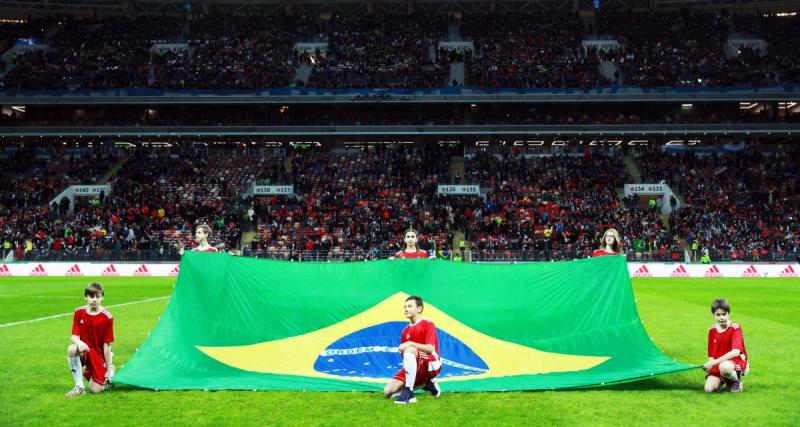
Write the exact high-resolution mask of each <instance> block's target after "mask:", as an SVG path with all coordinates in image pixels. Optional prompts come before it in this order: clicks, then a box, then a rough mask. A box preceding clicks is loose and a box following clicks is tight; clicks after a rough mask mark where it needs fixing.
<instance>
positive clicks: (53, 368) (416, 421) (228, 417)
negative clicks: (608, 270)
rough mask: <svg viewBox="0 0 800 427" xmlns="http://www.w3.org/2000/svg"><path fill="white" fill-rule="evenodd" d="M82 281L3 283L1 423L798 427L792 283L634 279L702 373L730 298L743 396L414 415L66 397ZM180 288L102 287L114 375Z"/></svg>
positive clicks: (284, 397)
mask: <svg viewBox="0 0 800 427" xmlns="http://www.w3.org/2000/svg"><path fill="white" fill-rule="evenodd" d="M90 280H91V278H85V277H84V278H62V277H59V278H55V277H50V278H48V277H44V278H0V343H2V346H0V378H2V380H3V384H2V386H0V413H2V415H3V419H2V423H0V424H2V425H8V426H17V425H26V424H35V425H42V424H46V425H95V426H96V425H98V424H100V425H106V424H108V425H150V424H176V425H189V424H191V425H267V424H269V425H272V424H280V425H287V424H291V425H344V424H349V425H373V424H381V425H412V424H413V425H422V424H433V425H497V424H505V425H508V424H536V425H564V424H569V425H574V424H580V425H641V424H645V425H712V424H713V425H723V426H724V425H733V424H737V425H748V426H749V425H798V424H800V411H798V404H797V402H798V401H800V387H799V386H800V384H799V383H800V381H798V378H800V375H798V367H797V361H795V360H794V358H793V357H792V355H793V354H798V353H799V352H800V280H798V279H635V280H634V290H635V294H636V299H637V305H638V307H639V313H640V315H641V318H642V320H643V321H644V324H645V327H646V328H647V331H648V333H649V334H650V336H651V337H652V338H653V340H654V341H655V343H656V345H657V346H658V347H659V348H660V349H661V350H662V351H664V352H665V353H666V354H667V355H669V356H670V357H673V358H676V359H677V360H678V361H681V362H684V363H692V364H701V363H703V362H704V361H705V359H706V357H705V344H706V343H705V339H706V333H707V330H708V326H710V325H711V323H712V322H713V318H712V316H711V314H710V312H709V308H708V305H709V303H710V302H711V300H712V299H714V298H716V297H720V296H726V297H728V298H729V300H730V301H731V305H732V313H731V318H732V319H733V320H735V321H737V322H739V323H741V325H742V327H743V330H744V332H745V340H746V343H747V349H748V353H749V355H750V358H751V361H752V365H751V367H752V371H751V374H750V375H749V376H748V377H746V379H745V382H744V384H745V391H744V393H741V394H732V393H719V394H714V395H706V394H704V393H703V392H702V384H703V373H702V371H700V370H693V371H688V372H684V373H678V374H672V375H666V376H662V377H657V378H653V379H649V380H646V381H640V382H636V383H628V384H623V385H617V386H610V387H604V388H593V389H583V390H570V391H548V392H527V393H525V392H523V393H520V392H514V393H458V394H450V393H445V394H444V395H443V396H442V397H441V398H439V399H433V398H430V397H429V396H421V397H420V398H419V403H417V404H416V405H411V406H408V407H405V406H401V405H394V404H392V403H391V402H389V401H385V400H383V399H381V398H380V397H379V395H378V394H374V393H333V392H329V393H319V392H242V391H237V392H201V391H190V392H154V391H150V390H140V389H134V388H129V387H124V386H119V387H117V389H115V390H114V391H112V392H109V393H104V394H101V395H96V396H89V395H87V396H82V397H80V398H77V399H71V400H70V399H65V398H64V393H65V392H66V391H68V390H69V389H70V388H71V384H72V380H71V376H70V374H69V371H68V368H67V366H66V347H67V344H68V341H69V332H70V326H71V321H72V317H71V316H72V311H73V310H74V309H75V308H76V307H77V306H80V305H82V304H83V303H84V301H83V298H82V294H83V287H84V286H85V284H86V283H87V282H89V281H90ZM174 280H175V279H174V278H102V280H101V282H102V283H103V284H104V285H105V286H106V299H105V301H104V305H106V306H107V307H109V308H110V310H111V311H112V312H113V313H114V319H115V325H114V327H115V336H116V340H117V342H116V343H115V344H114V352H115V355H116V356H115V364H116V365H117V366H118V367H119V366H121V365H123V364H124V363H125V361H126V360H128V359H129V358H130V357H131V355H132V354H133V352H134V350H135V349H136V347H137V346H138V345H140V344H141V343H142V342H144V340H145V338H146V337H147V334H148V332H149V331H150V330H151V329H152V328H153V326H154V325H155V324H156V322H157V320H158V317H159V316H160V314H161V312H162V311H163V310H164V307H165V306H166V304H167V301H168V297H169V295H170V293H171V291H172V285H173V283H174ZM57 315H61V316H57ZM45 317H49V318H47V319H44V320H35V321H30V320H34V319H41V318H45ZM26 321H30V322H26ZM20 322H25V323H20ZM445 391H446V390H445ZM792 402H794V403H792Z"/></svg>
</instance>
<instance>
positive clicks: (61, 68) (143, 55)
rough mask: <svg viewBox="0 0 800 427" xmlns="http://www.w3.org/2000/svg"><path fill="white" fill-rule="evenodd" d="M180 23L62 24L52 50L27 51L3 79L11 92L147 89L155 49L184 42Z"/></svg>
mask: <svg viewBox="0 0 800 427" xmlns="http://www.w3.org/2000/svg"><path fill="white" fill-rule="evenodd" d="M181 29H182V25H181V23H180V20H178V19H177V18H171V17H153V16H142V17H138V18H133V19H131V18H127V17H111V18H103V19H75V18H69V19H66V18H65V19H63V20H61V21H60V22H58V24H57V26H56V30H55V34H54V35H53V36H52V37H50V39H49V40H48V41H47V42H48V44H49V46H50V49H49V50H47V51H44V50H34V51H29V52H26V53H25V54H24V55H23V56H22V57H19V58H17V60H16V66H15V67H14V68H13V69H12V70H10V71H9V72H8V73H7V74H6V75H5V77H4V85H5V87H6V88H8V89H67V88H72V87H82V88H87V89H105V88H118V87H147V86H148V84H149V77H150V67H149V60H150V49H151V47H152V46H153V44H154V43H158V42H165V41H173V40H176V39H178V38H179V37H180V34H181Z"/></svg>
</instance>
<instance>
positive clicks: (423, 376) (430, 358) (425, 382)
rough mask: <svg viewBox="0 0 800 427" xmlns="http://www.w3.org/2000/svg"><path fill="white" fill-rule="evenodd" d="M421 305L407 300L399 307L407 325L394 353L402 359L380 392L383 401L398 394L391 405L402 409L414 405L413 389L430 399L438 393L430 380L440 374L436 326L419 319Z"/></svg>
mask: <svg viewBox="0 0 800 427" xmlns="http://www.w3.org/2000/svg"><path fill="white" fill-rule="evenodd" d="M423 309H424V305H423V302H422V298H420V297H418V296H410V297H408V298H406V301H405V304H404V305H403V313H404V314H405V316H406V318H408V320H409V321H410V322H411V324H410V325H408V326H406V327H405V328H404V329H403V332H402V333H401V335H400V343H401V344H400V347H398V350H399V351H400V353H401V354H402V355H403V369H402V370H400V372H398V373H397V374H396V375H395V376H394V378H392V379H391V380H390V381H389V384H386V387H384V388H383V395H384V396H385V397H386V398H389V397H391V396H392V395H393V394H395V393H397V392H398V391H399V392H400V395H399V396H398V397H397V399H396V400H395V401H394V403H399V404H402V405H405V404H408V403H417V397H416V395H415V394H414V389H415V388H419V387H422V389H423V390H425V391H428V392H430V393H431V394H432V395H433V396H434V397H439V395H440V394H441V393H442V391H441V389H440V388H439V384H438V383H436V381H434V378H435V377H436V376H437V375H439V372H441V371H442V362H441V360H440V359H439V339H438V337H437V335H436V326H435V325H434V324H433V322H431V321H430V320H428V319H423V318H422V310H423Z"/></svg>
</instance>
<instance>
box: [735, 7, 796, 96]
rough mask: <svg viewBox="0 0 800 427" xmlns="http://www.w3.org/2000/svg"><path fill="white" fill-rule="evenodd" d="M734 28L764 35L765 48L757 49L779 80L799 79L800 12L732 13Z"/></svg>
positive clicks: (748, 34)
mask: <svg viewBox="0 0 800 427" xmlns="http://www.w3.org/2000/svg"><path fill="white" fill-rule="evenodd" d="M733 25H734V27H735V29H736V31H737V32H740V33H742V34H744V35H745V36H749V37H758V38H763V39H764V41H766V42H767V50H766V52H760V54H761V55H762V56H763V57H764V58H763V59H762V60H763V61H765V62H766V64H767V66H769V67H770V68H771V69H772V70H774V72H775V73H776V74H777V78H778V79H779V80H780V81H781V82H798V81H800V58H798V57H797V52H798V50H800V40H798V38H797V37H796V36H795V35H796V34H797V28H798V26H800V15H795V16H777V15H771V14H770V15H764V16H760V15H757V16H753V15H739V14H734V15H733Z"/></svg>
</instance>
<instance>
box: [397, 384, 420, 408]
mask: <svg viewBox="0 0 800 427" xmlns="http://www.w3.org/2000/svg"><path fill="white" fill-rule="evenodd" d="M394 403H397V404H398V405H406V404H409V403H417V395H416V394H414V390H411V389H410V388H408V387H403V390H401V391H400V396H397V399H395V401H394Z"/></svg>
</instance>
